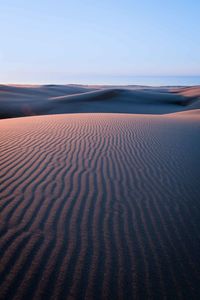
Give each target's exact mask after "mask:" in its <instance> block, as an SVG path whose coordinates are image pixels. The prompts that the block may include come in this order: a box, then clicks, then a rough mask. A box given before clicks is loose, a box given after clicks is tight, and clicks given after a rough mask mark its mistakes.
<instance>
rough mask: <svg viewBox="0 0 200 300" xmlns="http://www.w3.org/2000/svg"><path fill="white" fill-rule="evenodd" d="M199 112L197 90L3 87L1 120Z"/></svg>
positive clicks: (103, 87)
mask: <svg viewBox="0 0 200 300" xmlns="http://www.w3.org/2000/svg"><path fill="white" fill-rule="evenodd" d="M196 108H200V87H198V86H195V87H184V88H183V87H176V88H175V87H174V88H171V87H157V88H156V87H142V86H124V87H120V86H117V87H116V86H83V85H44V86H9V85H8V86H5V85H0V118H9V117H20V116H30V115H46V114H62V113H95V112H96V113H99V112H102V113H134V114H166V113H173V112H178V111H183V110H189V109H196Z"/></svg>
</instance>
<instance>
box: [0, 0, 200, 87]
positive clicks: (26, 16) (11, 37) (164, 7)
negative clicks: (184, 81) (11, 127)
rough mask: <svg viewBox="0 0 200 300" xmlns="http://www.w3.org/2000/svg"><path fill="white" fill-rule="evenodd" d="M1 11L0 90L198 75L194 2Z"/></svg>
mask: <svg viewBox="0 0 200 300" xmlns="http://www.w3.org/2000/svg"><path fill="white" fill-rule="evenodd" d="M0 7H1V9H0V27H1V47H0V83H49V82H51V83H67V82H69V83H70V82H74V83H76V82H81V81H82V82H83V83H86V82H88V83H90V81H91V83H95V78H96V81H98V79H99V80H102V81H103V78H104V79H105V80H104V81H106V80H108V81H109V78H111V77H112V78H114V77H116V78H118V79H119V78H120V77H121V78H123V77H124V78H125V77H131V76H169V75H172V76H179V75H181V76H182V75H183V76H188V75H191V76H195V75H198V76H200V39H199V33H200V18H199V12H200V1H197V0H191V1H188V0H182V1H180V0H176V1H174V0H173V1H172V0H168V1H166V2H162V1H158V0H152V1H149V0H143V1H134V0H132V1H131V0H123V1H122V0H118V1H116V0H107V1H106V0H101V1H94V0H93V1H92V0H90V1H89V0H85V1H83V0H82V1H81V0H74V1H64V0H60V1H59V0H58V1H51V0H48V1H47V0H43V1H39V0H35V1H22V0H18V1H10V0H7V1H2V0H0ZM106 78H107V79H106ZM92 81H93V82H92Z"/></svg>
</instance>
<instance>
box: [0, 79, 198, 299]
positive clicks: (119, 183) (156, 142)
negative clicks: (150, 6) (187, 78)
mask: <svg viewBox="0 0 200 300" xmlns="http://www.w3.org/2000/svg"><path fill="white" fill-rule="evenodd" d="M0 117H1V120H0V299H1V300H9V299H16V300H21V299H24V300H26V299H40V300H43V299H52V300H54V299H95V300H96V299H109V300H110V299H119V300H121V299H124V300H126V299H187V300H189V299H200V284H199V282H200V255H199V253H200V87H159V88H158V87H157V88H155V87H151V88H150V87H141V86H140V87H137V86H127V87H111V86H110V87H107V86H81V85H66V86H57V85H49V86H3V85H2V86H0ZM17 117H18V118H17Z"/></svg>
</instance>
